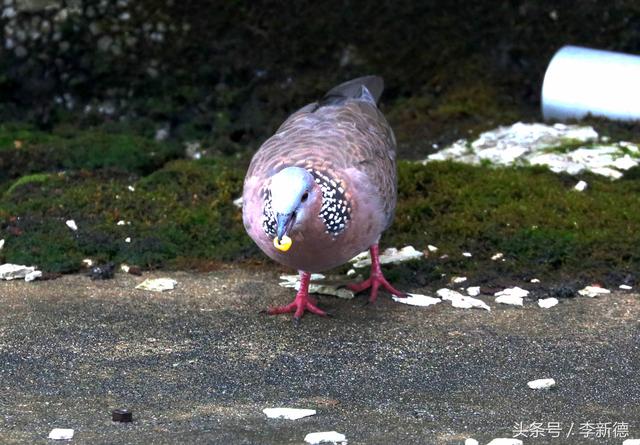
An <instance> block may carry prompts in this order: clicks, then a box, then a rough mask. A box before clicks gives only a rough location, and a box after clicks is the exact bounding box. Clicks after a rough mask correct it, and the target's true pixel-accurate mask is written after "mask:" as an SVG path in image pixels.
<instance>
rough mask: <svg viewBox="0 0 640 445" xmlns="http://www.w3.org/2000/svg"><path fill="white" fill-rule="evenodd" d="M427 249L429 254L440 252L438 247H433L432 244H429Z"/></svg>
mask: <svg viewBox="0 0 640 445" xmlns="http://www.w3.org/2000/svg"><path fill="white" fill-rule="evenodd" d="M427 249H428V250H429V252H437V251H438V248H437V247H436V246H434V245H432V244H429V245H428V246H427Z"/></svg>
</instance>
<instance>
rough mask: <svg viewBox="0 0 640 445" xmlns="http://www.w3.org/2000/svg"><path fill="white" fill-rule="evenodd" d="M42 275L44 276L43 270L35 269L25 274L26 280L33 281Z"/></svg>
mask: <svg viewBox="0 0 640 445" xmlns="http://www.w3.org/2000/svg"><path fill="white" fill-rule="evenodd" d="M40 277H42V271H41V270H34V271H33V272H29V273H28V274H26V275H25V276H24V281H33V280H37V279H38V278H40Z"/></svg>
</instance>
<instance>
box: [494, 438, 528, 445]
mask: <svg viewBox="0 0 640 445" xmlns="http://www.w3.org/2000/svg"><path fill="white" fill-rule="evenodd" d="M487 445H522V441H521V440H520V439H513V438H511V437H500V438H498V439H493V440H492V441H491V442H489V443H488V444H487Z"/></svg>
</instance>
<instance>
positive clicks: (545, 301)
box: [538, 297, 558, 309]
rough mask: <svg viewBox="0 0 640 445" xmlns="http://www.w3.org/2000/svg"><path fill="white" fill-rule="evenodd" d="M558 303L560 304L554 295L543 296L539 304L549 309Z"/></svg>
mask: <svg viewBox="0 0 640 445" xmlns="http://www.w3.org/2000/svg"><path fill="white" fill-rule="evenodd" d="M556 304H558V299H557V298H553V297H550V298H541V299H540V300H538V306H540V307H541V308H543V309H549V308H550V307H553V306H555V305H556Z"/></svg>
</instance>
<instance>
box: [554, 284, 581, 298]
mask: <svg viewBox="0 0 640 445" xmlns="http://www.w3.org/2000/svg"><path fill="white" fill-rule="evenodd" d="M576 293H577V289H576V288H575V287H573V286H569V285H562V286H557V287H552V288H551V289H549V297H555V298H573V297H575V296H576Z"/></svg>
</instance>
